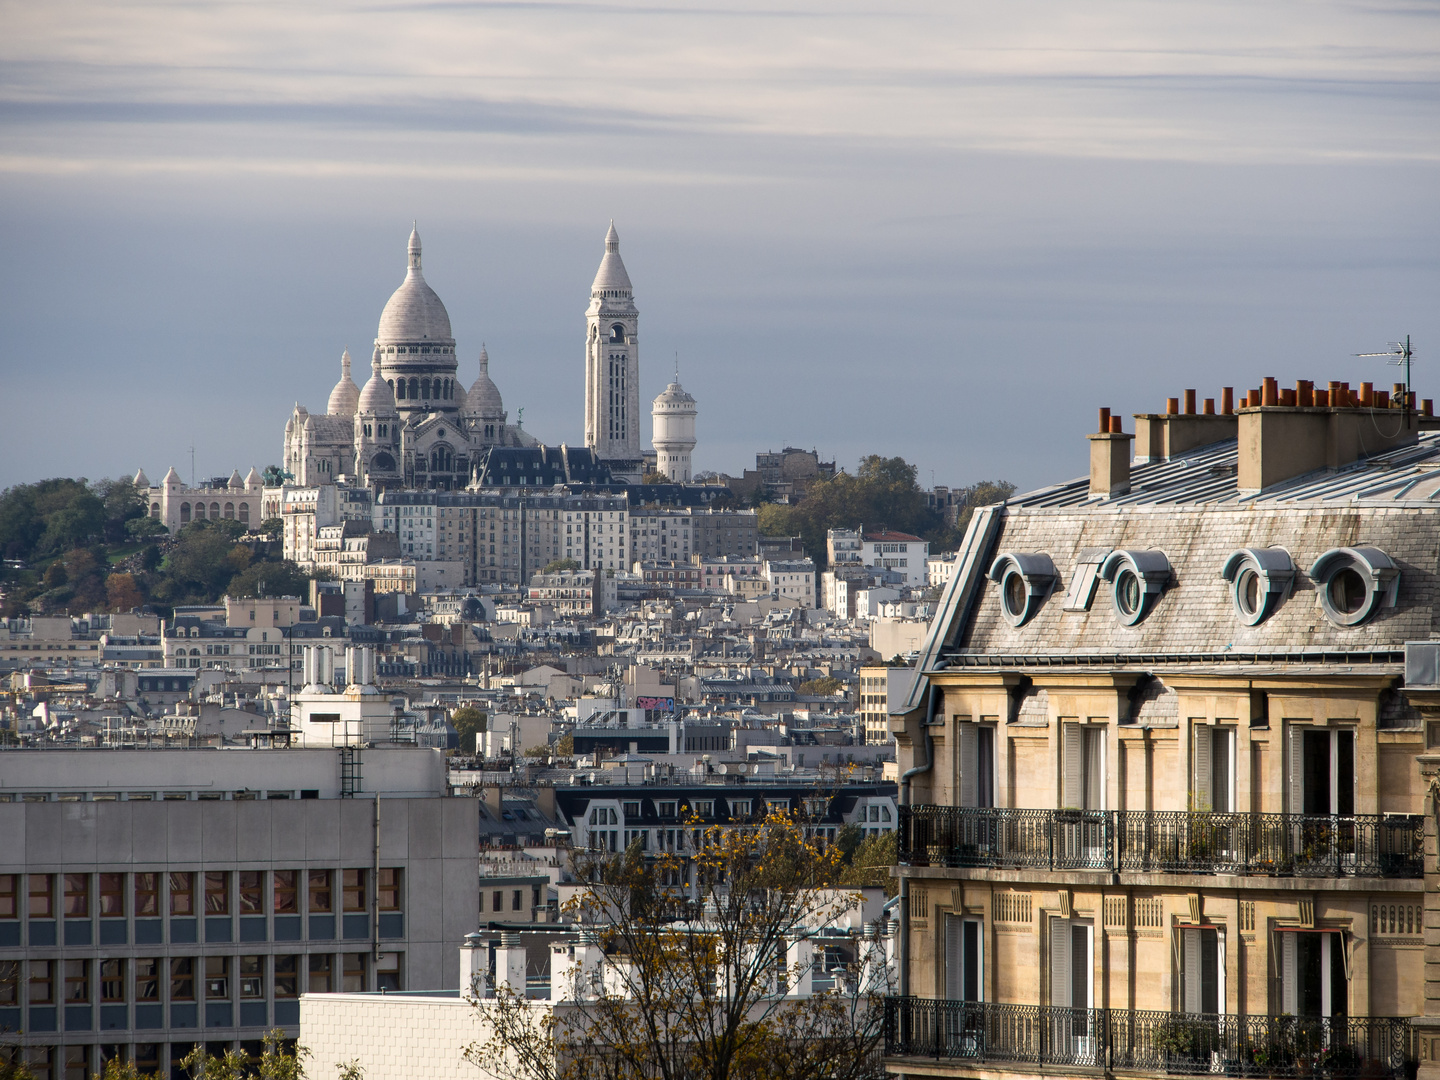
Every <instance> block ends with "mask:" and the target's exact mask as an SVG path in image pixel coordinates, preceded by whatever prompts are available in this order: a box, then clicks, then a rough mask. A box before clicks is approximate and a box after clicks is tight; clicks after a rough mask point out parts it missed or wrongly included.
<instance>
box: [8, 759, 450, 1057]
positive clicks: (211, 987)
mask: <svg viewBox="0 0 1440 1080" xmlns="http://www.w3.org/2000/svg"><path fill="white" fill-rule="evenodd" d="M347 755H348V756H347ZM447 791H448V788H447V785H446V780H445V766H444V761H443V758H442V756H441V755H440V753H439V752H438V751H434V750H425V749H416V748H413V747H411V748H399V747H391V748H384V747H371V748H366V749H364V750H361V751H355V752H353V753H352V752H348V751H344V752H342V751H338V750H330V749H315V750H309V749H253V750H247V749H229V750H84V749H74V750H70V749H65V750H60V749H55V750H49V749H47V750H38V749H37V750H14V751H10V752H7V753H4V754H0V837H3V838H4V839H3V842H0V1029H4V1030H6V1032H7V1038H8V1039H12V1040H15V1041H17V1042H18V1043H19V1045H20V1046H21V1047H22V1048H23V1053H24V1054H25V1057H26V1059H27V1060H28V1062H29V1063H30V1067H31V1069H32V1070H33V1071H35V1073H36V1075H37V1076H38V1077H41V1078H44V1080H61V1077H64V1078H65V1080H80V1078H81V1077H86V1076H89V1075H91V1074H92V1073H94V1072H96V1071H98V1069H99V1068H100V1067H101V1065H102V1063H103V1061H104V1060H106V1059H109V1058H112V1057H121V1058H125V1059H129V1060H133V1061H134V1062H135V1063H136V1064H137V1065H138V1066H139V1067H140V1068H141V1070H142V1071H146V1072H156V1073H162V1072H166V1071H169V1072H170V1073H171V1075H173V1076H176V1077H178V1076H180V1075H182V1073H181V1071H180V1069H179V1065H178V1062H179V1059H180V1058H181V1057H183V1056H184V1055H185V1054H186V1053H188V1052H189V1050H190V1049H191V1047H193V1046H194V1045H195V1044H197V1043H203V1044H205V1045H206V1046H207V1048H209V1049H210V1050H211V1052H214V1053H218V1052H220V1051H221V1050H222V1049H225V1048H232V1047H239V1048H242V1049H246V1050H250V1051H254V1050H256V1049H258V1045H259V1041H260V1040H261V1039H262V1037H263V1036H264V1033H265V1032H266V1031H268V1030H270V1029H272V1028H276V1027H278V1028H281V1029H283V1030H285V1031H287V1032H288V1033H289V1034H290V1035H291V1036H294V1035H296V1034H298V1030H297V1025H298V1022H299V996H300V994H302V993H307V992H309V993H314V992H338V991H342V990H357V991H358V990H362V989H363V990H402V989H404V990H421V989H431V990H433V989H439V988H441V987H446V986H450V985H453V983H454V980H455V979H456V977H457V975H458V969H457V966H456V959H455V950H454V948H453V943H454V941H455V940H457V937H463V935H464V934H465V933H467V932H468V929H470V928H473V926H474V921H475V905H476V879H475V837H476V827H477V809H476V806H477V804H476V802H475V800H473V799H459V798H449V797H446V793H447Z"/></svg>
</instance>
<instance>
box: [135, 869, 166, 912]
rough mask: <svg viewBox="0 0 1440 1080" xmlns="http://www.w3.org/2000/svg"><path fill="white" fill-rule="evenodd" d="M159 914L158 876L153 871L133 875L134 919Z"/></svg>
mask: <svg viewBox="0 0 1440 1080" xmlns="http://www.w3.org/2000/svg"><path fill="white" fill-rule="evenodd" d="M159 914H160V875H159V874H157V873H154V872H153V871H150V872H146V873H141V874H136V875H135V917H136V918H137V919H140V918H146V917H149V916H155V915H159Z"/></svg>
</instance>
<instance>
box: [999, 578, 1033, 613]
mask: <svg viewBox="0 0 1440 1080" xmlns="http://www.w3.org/2000/svg"><path fill="white" fill-rule="evenodd" d="M1001 588H1002V589H1003V590H1004V594H1005V614H1006V615H1009V616H1010V618H1011V619H1020V618H1024V616H1025V607H1026V605H1027V604H1028V603H1029V600H1030V597H1029V595H1028V592H1029V591H1028V590H1027V589H1026V588H1025V579H1024V578H1023V577H1021V576H1020V572H1019V571H1018V570H1010V571H1009V572H1008V573H1006V575H1005V580H1004V581H1003V582H1002V583H1001Z"/></svg>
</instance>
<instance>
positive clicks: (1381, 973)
mask: <svg viewBox="0 0 1440 1080" xmlns="http://www.w3.org/2000/svg"><path fill="white" fill-rule="evenodd" d="M1400 389H1401V390H1402V391H1403V387H1402V388H1400ZM1387 397H1388V395H1385V394H1383V393H1376V392H1374V391H1373V390H1372V389H1371V388H1370V387H1369V385H1368V384H1367V385H1365V386H1364V387H1362V389H1361V392H1360V393H1359V394H1358V395H1357V394H1355V393H1354V392H1353V391H1351V390H1350V388H1349V387H1348V386H1345V385H1344V384H1339V383H1332V384H1330V387H1329V388H1328V389H1326V390H1322V389H1318V388H1317V387H1315V385H1314V384H1310V383H1301V384H1300V385H1299V386H1297V387H1296V389H1295V390H1289V389H1287V390H1285V391H1280V390H1279V388H1278V387H1277V386H1276V385H1275V384H1274V382H1273V380H1267V381H1266V385H1265V386H1264V387H1263V389H1261V390H1256V391H1252V392H1251V393H1249V394H1246V395H1245V397H1244V398H1243V399H1242V401H1241V405H1240V408H1239V409H1238V411H1237V410H1234V409H1233V408H1232V407H1231V399H1230V395H1229V392H1228V391H1227V392H1226V394H1225V396H1224V397H1222V405H1221V407H1220V409H1219V410H1216V409H1215V407H1214V403H1213V401H1212V402H1207V403H1206V408H1205V409H1204V410H1203V411H1200V410H1197V409H1196V407H1195V401H1194V395H1193V392H1187V394H1186V404H1185V408H1184V410H1183V411H1182V410H1181V408H1180V405H1179V400H1178V399H1171V400H1170V402H1169V403H1168V407H1167V410H1166V412H1165V413H1162V414H1146V415H1141V416H1138V417H1137V434H1136V435H1135V436H1132V435H1130V434H1127V433H1125V432H1123V431H1122V430H1121V427H1120V424H1119V421H1118V418H1112V417H1110V416H1108V410H1105V411H1103V412H1102V416H1101V431H1100V432H1098V433H1097V434H1095V435H1091V436H1090V444H1091V469H1090V475H1089V477H1088V478H1081V479H1079V480H1075V481H1073V482H1070V483H1064V484H1059V485H1056V486H1054V487H1049V488H1045V489H1043V490H1041V491H1038V492H1036V493H1034V494H1032V495H1029V496H1021V497H1018V498H1016V499H1015V500H1013V501H1012V502H1010V503H1009V504H1008V505H1002V506H995V507H986V508H982V509H980V510H978V511H977V512H976V515H975V518H974V520H973V522H972V524H971V525H970V528H969V531H968V533H967V535H966V538H965V541H964V544H963V545H962V548H961V550H960V553H959V557H958V561H957V564H956V568H955V577H956V578H957V579H958V580H957V581H956V582H954V583H953V584H952V586H951V588H950V589H949V591H948V593H947V597H946V603H945V606H944V607H943V609H942V610H941V611H940V612H939V613H938V615H937V617H936V619H935V620H934V622H933V623H932V625H931V627H930V631H929V635H928V637H927V640H926V643H925V645H924V647H923V649H922V652H921V656H920V660H919V665H918V673H919V675H920V677H919V678H918V679H917V681H916V685H915V688H914V690H913V691H912V693H911V694H910V695H909V696H908V698H907V699H906V701H905V702H904V703H903V704H902V705H900V706H899V707H893V706H892V712H893V713H894V714H895V715H892V717H891V727H892V730H893V731H894V733H895V735H896V738H897V741H898V744H899V745H898V758H899V761H898V766H899V769H900V771H901V775H902V777H904V779H903V780H902V785H901V786H902V791H901V802H902V804H903V805H902V810H901V818H902V822H901V836H900V845H899V857H900V863H901V865H900V868H899V872H900V874H901V883H902V884H901V891H902V904H901V911H902V918H903V920H904V922H903V927H902V938H903V940H904V942H905V944H904V950H905V957H906V960H905V962H904V966H903V968H902V985H901V993H900V996H899V997H897V998H896V999H894V1000H893V1001H892V1002H891V1003H890V1005H889V1008H890V1010H891V1015H890V1023H891V1024H892V1027H891V1029H890V1030H891V1032H892V1034H891V1037H890V1040H889V1046H888V1058H887V1067H888V1068H889V1069H890V1070H891V1071H892V1072H896V1073H902V1074H904V1075H906V1076H915V1077H919V1076H933V1077H959V1076H967V1077H968V1076H976V1075H980V1074H981V1073H983V1074H984V1075H994V1076H1001V1075H1003V1076H1020V1075H1025V1076H1034V1075H1042V1074H1044V1075H1054V1074H1057V1073H1060V1074H1074V1073H1080V1072H1085V1073H1088V1072H1096V1073H1097V1074H1098V1073H1099V1072H1100V1071H1102V1070H1103V1071H1105V1072H1106V1073H1107V1074H1120V1073H1131V1074H1153V1073H1157V1072H1158V1073H1164V1072H1172V1073H1173V1072H1196V1073H1212V1074H1226V1075H1283V1076H1290V1075H1302V1074H1303V1075H1309V1074H1311V1073H1324V1074H1325V1075H1386V1076H1390V1075H1395V1076H1399V1075H1406V1074H1407V1073H1408V1075H1414V1070H1415V1069H1416V1068H1419V1069H1420V1075H1422V1076H1425V1075H1433V1072H1432V1070H1433V1069H1434V1065H1433V1061H1434V1060H1435V1059H1434V1054H1433V1051H1434V1050H1435V1049H1436V1048H1437V1045H1440V1040H1437V1039H1436V1038H1435V1035H1436V1034H1440V1027H1432V1026H1426V1020H1425V1018H1424V1017H1423V1015H1422V1014H1425V1013H1427V1012H1434V1011H1435V1005H1436V1002H1435V1001H1434V1000H1433V995H1434V990H1433V987H1434V986H1435V985H1436V982H1435V980H1436V979H1437V974H1436V973H1437V972H1440V963H1437V962H1436V961H1437V959H1440V958H1434V957H1433V954H1434V953H1435V952H1436V950H1437V947H1436V946H1435V945H1434V944H1427V938H1426V935H1427V934H1429V935H1431V937H1432V939H1433V934H1434V931H1433V930H1429V931H1427V930H1426V929H1425V927H1427V926H1432V927H1433V926H1435V925H1437V922H1436V920H1437V918H1440V911H1437V910H1432V909H1436V908H1437V907H1440V903H1437V901H1436V900H1435V899H1432V898H1431V897H1432V896H1433V894H1434V893H1435V885H1436V883H1437V882H1436V880H1435V877H1434V874H1435V870H1434V863H1433V860H1434V853H1435V847H1434V840H1433V836H1434V821H1433V814H1434V811H1435V809H1436V807H1435V805H1434V804H1433V800H1432V798H1431V796H1430V794H1429V792H1430V791H1431V790H1432V787H1431V785H1432V784H1433V783H1434V779H1433V778H1434V777H1435V775H1436V773H1437V771H1440V755H1434V754H1427V753H1426V750H1427V747H1433V746H1435V745H1436V744H1437V738H1440V728H1437V727H1436V725H1435V724H1434V723H1430V724H1429V727H1430V730H1429V732H1428V734H1427V730H1426V724H1427V722H1428V720H1427V718H1429V717H1440V710H1437V708H1436V707H1434V705H1433V702H1435V700H1436V699H1437V698H1440V690H1437V689H1436V687H1435V686H1434V684H1435V683H1436V682H1437V681H1440V680H1437V677H1436V663H1435V661H1436V660H1437V658H1440V649H1437V648H1436V647H1435V646H1431V645H1416V644H1407V643H1416V642H1428V641H1429V640H1430V639H1431V638H1432V637H1433V636H1434V630H1433V627H1434V626H1435V625H1436V622H1435V620H1436V617H1437V616H1440V610H1437V607H1436V595H1437V592H1436V586H1437V573H1436V556H1435V551H1436V549H1435V541H1434V537H1435V535H1436V531H1437V527H1440V509H1437V507H1436V506H1435V504H1434V502H1433V500H1432V496H1433V495H1435V494H1436V492H1437V490H1440V471H1437V470H1436V466H1437V465H1440V431H1437V429H1440V423H1437V422H1436V421H1434V420H1432V419H1431V418H1430V417H1429V415H1428V414H1429V411H1430V410H1429V407H1428V402H1427V403H1426V404H1425V406H1424V408H1423V410H1422V411H1418V412H1417V411H1416V410H1415V409H1414V408H1413V399H1412V400H1411V401H1409V402H1407V401H1406V400H1405V398H1403V397H1402V396H1401V395H1400V394H1397V395H1396V398H1395V399H1394V400H1391V401H1387V400H1386V398H1387ZM1407 404H1408V405H1410V407H1405V406H1406V405H1407ZM1132 439H1138V441H1139V446H1140V449H1141V454H1140V455H1139V456H1137V457H1135V458H1134V459H1133V460H1132V455H1131V452H1130V443H1131V440H1132ZM1407 650H1408V651H1409V652H1410V654H1411V660H1412V663H1411V670H1410V674H1409V676H1408V677H1407V668H1406V656H1407ZM1427 659H1428V663H1427V662H1426V661H1427ZM1427 836H1428V837H1431V838H1432V839H1428V840H1427ZM1427 845H1428V846H1427ZM1427 911H1428V915H1427ZM1417 1017H1420V1019H1415V1018H1417ZM1435 1023H1437V1024H1440V1019H1437V1020H1436V1021H1435Z"/></svg>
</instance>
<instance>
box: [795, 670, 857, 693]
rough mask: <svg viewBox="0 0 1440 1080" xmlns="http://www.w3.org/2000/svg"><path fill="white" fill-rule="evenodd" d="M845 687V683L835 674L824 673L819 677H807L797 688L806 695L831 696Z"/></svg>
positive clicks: (797, 690)
mask: <svg viewBox="0 0 1440 1080" xmlns="http://www.w3.org/2000/svg"><path fill="white" fill-rule="evenodd" d="M844 689H845V684H844V683H843V682H841V681H840V680H839V679H837V678H835V677H834V676H833V675H822V676H821V677H820V678H818V679H807V680H805V681H804V682H802V683H801V684H800V685H799V686H797V687H796V688H795V690H796V692H797V693H800V694H803V695H804V696H806V697H830V696H831V695H832V694H838V693H840V692H841V691H842V690H844Z"/></svg>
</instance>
